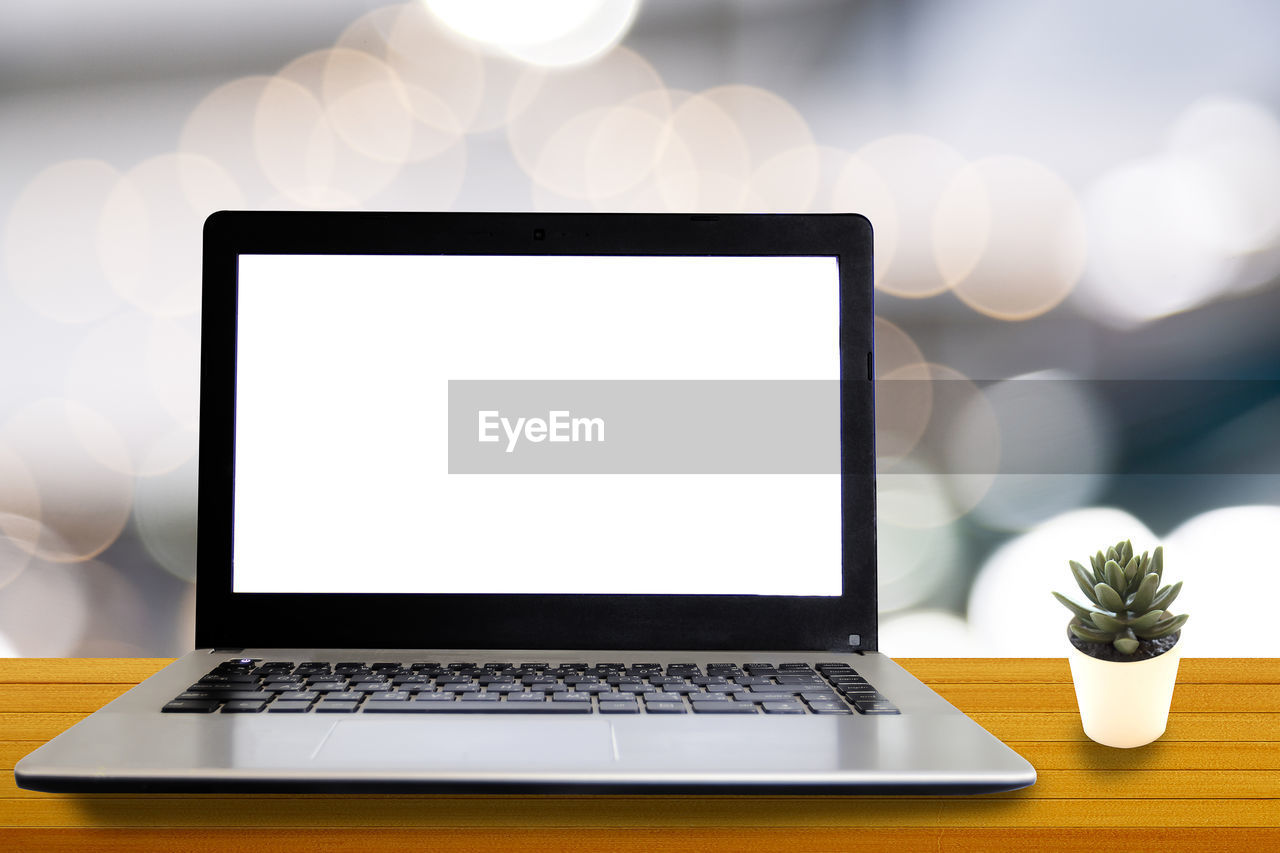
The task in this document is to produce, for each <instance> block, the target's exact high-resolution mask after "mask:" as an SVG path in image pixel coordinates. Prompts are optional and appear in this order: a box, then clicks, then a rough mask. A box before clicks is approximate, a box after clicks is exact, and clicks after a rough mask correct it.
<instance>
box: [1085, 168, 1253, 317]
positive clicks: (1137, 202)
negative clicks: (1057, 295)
mask: <svg viewBox="0 0 1280 853" xmlns="http://www.w3.org/2000/svg"><path fill="white" fill-rule="evenodd" d="M1225 204H1227V201H1226V196H1225V194H1224V189H1223V187H1222V185H1221V184H1220V183H1219V182H1218V181H1217V180H1216V179H1215V178H1214V177H1213V175H1212V174H1211V173H1210V172H1208V171H1207V170H1206V169H1205V168H1204V167H1203V166H1201V165H1198V164H1197V163H1195V162H1194V161H1191V160H1186V159H1181V158H1173V157H1156V158H1150V159H1146V160H1139V161H1133V162H1130V163H1127V164H1124V165H1122V166H1120V167H1118V168H1116V169H1114V170H1112V171H1110V172H1108V173H1107V174H1106V175H1104V176H1103V177H1102V178H1101V179H1100V180H1099V181H1098V182H1097V183H1095V184H1094V185H1093V186H1092V187H1091V188H1090V190H1089V191H1088V192H1087V193H1086V195H1085V203H1084V210H1085V218H1086V222H1087V223H1088V232H1089V257H1088V262H1087V264H1086V267H1085V275H1084V277H1083V278H1082V279H1081V281H1080V285H1079V287H1077V288H1076V292H1075V301H1076V303H1077V304H1078V305H1079V306H1080V307H1081V309H1082V310H1084V311H1085V312H1087V313H1088V314H1090V315H1091V316H1093V317H1094V318H1096V319H1098V320H1099V321H1101V322H1103V323H1106V324H1108V325H1111V326H1116V327H1121V328H1127V327H1132V326H1135V325H1138V324H1140V323H1143V322H1146V321H1148V320H1153V319H1156V318H1158V317H1164V316H1167V315H1169V314H1175V313H1177V312H1180V311H1185V310H1187V309H1189V308H1193V307H1195V306H1197V305H1200V304H1202V303H1204V302H1206V301H1208V300H1209V299H1211V298H1213V297H1214V296H1216V295H1217V294H1219V293H1221V292H1222V291H1223V290H1225V289H1226V288H1228V287H1229V286H1230V285H1231V283H1232V280H1233V277H1234V275H1235V273H1236V270H1237V268H1238V266H1239V262H1238V260H1237V259H1235V258H1232V257H1230V256H1228V255H1227V254H1225V253H1224V252H1223V251H1222V250H1221V249H1220V248H1219V247H1217V246H1215V245H1214V244H1213V242H1212V240H1211V239H1210V237H1209V235H1210V234H1212V233H1213V230H1212V229H1206V227H1205V220H1206V218H1213V217H1215V216H1216V214H1215V213H1214V212H1213V211H1216V210H1221V209H1222V208H1223V206H1224V205H1225Z"/></svg>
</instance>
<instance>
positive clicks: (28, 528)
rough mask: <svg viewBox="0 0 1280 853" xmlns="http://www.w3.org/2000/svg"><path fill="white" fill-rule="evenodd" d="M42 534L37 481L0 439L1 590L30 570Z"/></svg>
mask: <svg viewBox="0 0 1280 853" xmlns="http://www.w3.org/2000/svg"><path fill="white" fill-rule="evenodd" d="M42 532H43V531H42V525H41V524H40V491H39V488H38V487H37V485H36V481H35V478H34V477H33V476H32V475H31V471H30V470H29V469H28V468H27V465H26V463H25V462H23V460H22V457H21V456H19V455H18V454H17V452H16V451H14V450H13V449H12V448H11V447H9V445H8V444H7V443H6V442H5V441H3V440H0V588H2V587H4V586H6V585H8V584H9V583H10V582H11V581H12V580H13V579H14V578H16V577H17V576H18V575H19V574H21V573H22V571H23V570H24V569H25V568H26V567H27V563H28V562H30V557H31V555H32V554H33V553H35V550H36V544H37V543H38V542H39V541H40V537H41V534H42ZM45 535H46V536H47V534H45Z"/></svg>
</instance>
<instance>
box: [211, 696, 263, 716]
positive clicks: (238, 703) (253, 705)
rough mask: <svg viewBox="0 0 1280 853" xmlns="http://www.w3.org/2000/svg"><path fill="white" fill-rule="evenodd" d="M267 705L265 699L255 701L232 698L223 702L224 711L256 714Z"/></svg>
mask: <svg viewBox="0 0 1280 853" xmlns="http://www.w3.org/2000/svg"><path fill="white" fill-rule="evenodd" d="M265 707H267V703H266V702H263V701H257V702H255V701H252V700H249V699H232V700H231V701H230V702H224V703H223V704H222V713H224V714H256V713H258V712H259V711H261V710H262V709H263V708H265Z"/></svg>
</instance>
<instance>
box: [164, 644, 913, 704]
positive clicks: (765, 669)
mask: <svg viewBox="0 0 1280 853" xmlns="http://www.w3.org/2000/svg"><path fill="white" fill-rule="evenodd" d="M163 710H164V711H165V712H167V713H195V714H205V713H213V712H215V711H220V712H221V713H224V714H257V713H271V714H307V713H314V714H326V713H328V714H355V713H362V714H424V713H425V714H431V713H455V714H457V713H463V714H466V713H475V714H486V713H488V714H590V713H599V714H688V713H694V714H760V713H764V714H853V713H855V712H857V713H860V714H868V715H879V714H897V713H899V712H898V709H897V708H896V707H895V706H894V705H893V703H891V702H890V701H889V700H888V699H886V698H885V697H884V696H882V695H881V694H880V693H879V692H877V691H876V689H875V688H874V687H873V686H872V685H870V684H869V683H867V680H866V679H865V678H863V677H862V676H860V675H859V674H858V673H857V672H856V671H855V670H854V669H853V668H852V667H850V666H849V665H848V664H843V663H819V664H816V666H810V665H808V664H806V663H781V664H776V665H775V664H767V663H744V664H741V665H738V664H733V663H709V664H707V665H706V666H705V667H700V666H698V665H697V664H692V663H684V664H679V663H676V664H669V665H667V666H666V667H665V668H664V667H663V666H661V665H659V664H656V663H632V664H622V663H601V664H586V663H555V664H552V663H548V662H541V663H538V662H534V663H484V664H478V663H474V662H465V661H463V662H452V663H436V662H413V663H401V662H372V663H367V662H364V661H345V662H339V663H326V662H320V661H306V662H302V663H294V662H292V661H262V660H258V659H249V658H233V659H230V660H226V661H223V662H222V663H220V664H218V665H217V666H216V667H214V668H213V669H212V670H210V672H209V674H208V675H206V676H204V677H203V678H201V679H200V680H199V681H197V682H196V683H195V684H192V685H191V687H190V688H188V689H187V690H186V691H184V692H183V693H181V694H179V695H178V696H176V697H175V698H174V699H173V700H172V701H171V702H169V703H168V704H166V705H165V706H164V708H163Z"/></svg>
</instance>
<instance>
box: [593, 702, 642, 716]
mask: <svg viewBox="0 0 1280 853" xmlns="http://www.w3.org/2000/svg"><path fill="white" fill-rule="evenodd" d="M599 708H600V713H601V714H639V713H640V706H639V705H637V704H636V703H635V702H601V703H600V706H599Z"/></svg>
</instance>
